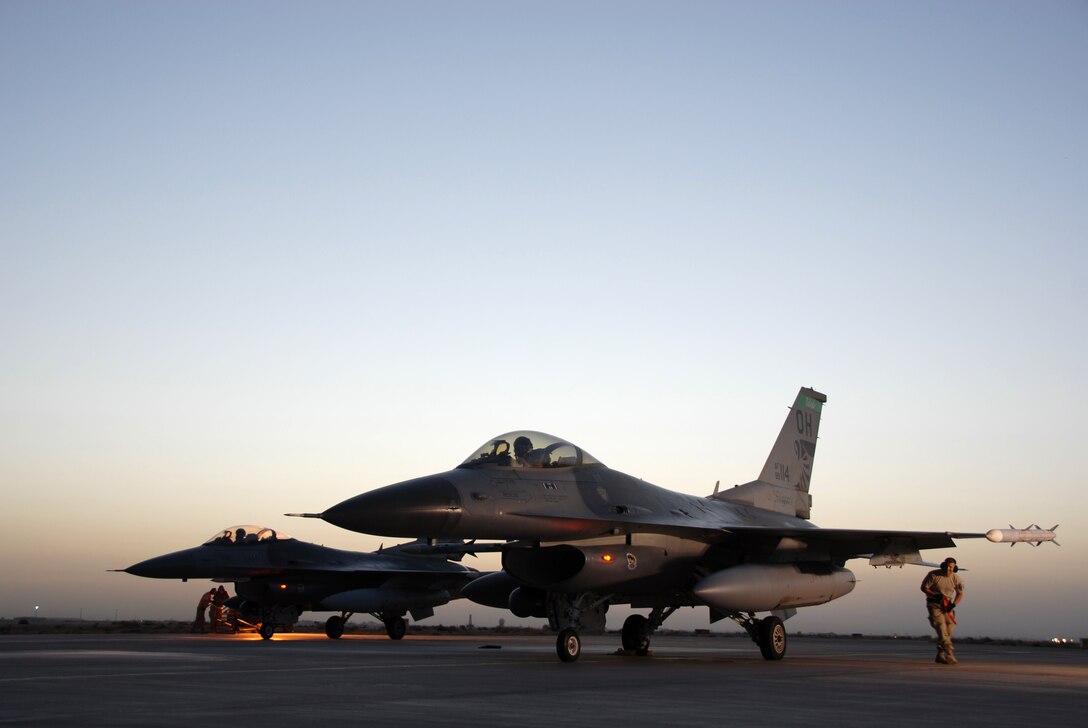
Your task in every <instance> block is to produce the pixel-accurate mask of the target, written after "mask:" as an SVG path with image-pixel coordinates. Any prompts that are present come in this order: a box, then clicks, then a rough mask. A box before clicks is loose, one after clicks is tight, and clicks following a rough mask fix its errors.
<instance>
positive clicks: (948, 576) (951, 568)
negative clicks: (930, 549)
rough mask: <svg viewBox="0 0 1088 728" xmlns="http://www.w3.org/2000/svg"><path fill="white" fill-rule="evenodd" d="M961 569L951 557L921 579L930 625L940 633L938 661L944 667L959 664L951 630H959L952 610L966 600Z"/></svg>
mask: <svg viewBox="0 0 1088 728" xmlns="http://www.w3.org/2000/svg"><path fill="white" fill-rule="evenodd" d="M958 570H959V567H958V566H957V565H956V560H955V559H954V558H952V557H951V556H949V557H948V558H947V559H945V560H944V561H942V562H941V568H939V569H934V570H933V571H931V572H929V573H928V574H926V578H925V579H923V580H922V591H923V592H924V593H925V595H926V610H927V611H928V612H929V624H930V625H931V626H932V627H933V630H934V631H935V632H936V633H937V659H936V662H939V663H940V664H942V665H955V664H956V655H955V653H954V652H953V648H952V630H953V629H955V627H956V615H955V612H954V611H953V610H954V609H955V608H956V605H957V604H959V603H960V601H962V600H963V579H961V578H960V577H959V574H957V573H956V572H957V571H958Z"/></svg>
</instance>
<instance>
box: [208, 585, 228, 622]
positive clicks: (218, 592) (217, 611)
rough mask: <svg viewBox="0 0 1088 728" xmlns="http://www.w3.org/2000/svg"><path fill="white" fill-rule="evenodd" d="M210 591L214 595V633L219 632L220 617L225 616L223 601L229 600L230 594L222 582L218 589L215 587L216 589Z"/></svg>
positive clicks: (212, 609)
mask: <svg viewBox="0 0 1088 728" xmlns="http://www.w3.org/2000/svg"><path fill="white" fill-rule="evenodd" d="M208 593H209V594H211V595H212V608H211V618H212V629H211V631H212V634H217V633H218V632H219V619H220V617H222V616H223V602H225V601H227V599H229V598H230V596H229V595H228V594H227V590H226V589H224V588H223V585H222V584H220V585H219V588H218V589H215V590H213V591H210V592H208Z"/></svg>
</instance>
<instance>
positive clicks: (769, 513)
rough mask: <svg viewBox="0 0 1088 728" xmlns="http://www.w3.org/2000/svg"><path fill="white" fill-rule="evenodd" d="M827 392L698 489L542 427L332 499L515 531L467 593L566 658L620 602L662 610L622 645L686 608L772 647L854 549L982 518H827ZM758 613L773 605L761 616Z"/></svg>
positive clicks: (639, 645) (384, 524) (364, 520)
mask: <svg viewBox="0 0 1088 728" xmlns="http://www.w3.org/2000/svg"><path fill="white" fill-rule="evenodd" d="M826 401H827V398H826V397H825V396H824V395H823V394H820V393H819V392H817V391H815V390H812V389H807V388H803V389H801V390H800V392H799V393H798V394H797V398H796V399H795V400H794V403H793V406H792V407H791V408H790V411H789V414H788V415H787V416H786V422H785V424H784V425H783V426H782V430H781V432H780V433H779V435H778V439H777V441H776V442H775V444H774V447H773V448H772V449H771V454H770V457H768V458H767V462H766V464H765V465H764V466H763V470H762V472H761V473H760V474H759V477H758V478H757V479H756V480H754V481H752V482H750V483H745V484H743V485H738V486H735V487H733V488H730V489H726V490H721V491H718V489H717V488H715V492H714V493H713V494H712V495H710V496H708V497H705V498H703V497H697V496H692V495H687V494H684V493H677V492H675V491H671V490H666V489H665V488H660V487H658V486H656V485H651V484H650V483H647V482H644V481H642V480H640V479H638V478H635V477H632V476H630V475H627V474H625V473H621V472H619V471H617V470H612V469H611V468H608V467H606V466H605V465H604V464H603V463H601V462H599V461H598V460H597V459H596V458H594V457H593V456H592V455H590V454H589V453H588V452H586V451H585V450H583V449H582V448H580V447H577V446H576V445H574V444H572V443H570V442H567V441H565V440H562V439H560V438H557V437H553V436H551V435H546V434H544V433H541V432H532V431H522V432H510V433H507V434H505V435H500V436H498V437H495V438H492V439H490V440H488V441H487V442H486V443H485V444H484V445H483V446H482V447H481V448H479V449H478V450H476V451H475V452H473V453H472V454H471V455H470V456H469V457H468V458H467V459H466V460H465V461H464V462H463V463H461V464H460V465H459V466H457V467H456V468H454V469H453V470H450V471H448V472H444V473H439V474H436V475H429V476H426V477H422V478H417V479H415V480H409V481H406V482H403V483H397V484H394V485H389V486H386V487H384V488H378V489H377V490H373V491H370V492H368V493H363V494H361V495H358V496H356V497H354V498H351V499H349V500H346V501H344V502H342V503H339V504H338V505H335V506H333V507H331V508H329V509H328V510H326V511H324V512H323V513H320V514H302V515H310V516H312V517H319V518H323V519H324V520H326V521H328V522H329V523H332V524H335V525H337V526H341V527H343V528H347V529H350V530H353V531H360V532H362V533H372V534H381V535H385V536H413V537H425V538H436V537H457V538H481V539H504V540H506V541H507V543H506V544H505V545H504V546H503V547H502V565H503V571H502V572H496V573H494V574H491V575H487V576H484V577H481V578H480V579H478V580H477V581H475V582H473V583H472V584H471V585H469V586H468V587H466V588H465V590H464V595H465V596H466V597H468V598H469V599H472V600H474V601H477V602H479V603H482V604H486V605H490V606H499V607H506V608H508V609H510V610H511V611H512V612H513V613H514V614H516V615H518V616H538V617H547V619H548V621H549V623H550V625H551V627H552V628H553V629H554V630H555V631H557V632H558V633H559V634H558V639H557V644H556V651H557V652H558V654H559V657H560V659H562V660H564V661H568V662H569V661H574V660H576V659H577V658H578V655H579V654H580V651H581V640H580V637H579V633H580V632H583V631H600V630H603V629H604V624H605V612H606V610H607V609H608V606H609V605H610V604H630V605H631V606H632V607H634V608H636V609H638V608H643V609H648V610H649V612H648V615H647V616H643V615H642V614H633V615H631V616H630V617H629V618H628V619H627V621H626V622H625V623H624V625H623V630H622V642H623V646H624V647H625V648H626V649H627V650H630V651H633V652H635V653H639V654H645V653H646V652H647V651H648V650H649V644H650V635H651V633H652V632H653V631H654V630H655V629H656V628H657V627H659V626H660V625H661V623H662V622H663V621H664V620H665V619H666V618H667V617H668V616H669V615H671V614H672V613H673V612H675V611H676V610H677V609H679V608H680V607H696V606H706V607H709V609H710V619H711V621H712V622H714V621H717V620H719V619H722V618H729V619H732V620H734V621H736V622H737V623H738V624H740V625H741V626H742V627H743V628H744V629H745V630H747V632H748V634H749V635H750V636H751V638H752V639H753V641H755V642H756V643H757V644H758V645H759V647H760V650H761V652H762V654H763V656H764V657H765V658H767V659H768V660H778V659H781V658H782V657H783V656H784V655H785V653H786V640H787V637H786V630H785V627H784V626H783V620H784V619H788V618H789V617H791V616H793V615H794V614H795V613H796V610H797V608H799V607H807V606H812V605H816V604H823V603H825V602H829V601H831V600H833V599H838V598H839V597H841V596H843V595H845V594H848V593H849V592H850V591H851V590H852V589H853V588H854V582H855V579H854V574H853V573H852V572H850V571H849V570H848V569H846V568H845V564H846V562H847V561H848V560H849V559H855V558H859V557H863V558H867V559H868V560H869V563H870V564H872V565H874V566H877V565H895V564H904V563H918V564H921V563H923V561H922V558H921V554H920V552H921V551H922V550H924V549H942V548H951V547H953V546H955V543H954V541H953V539H955V538H981V537H983V536H984V535H985V534H982V533H952V532H946V531H935V532H929V531H878V530H846V529H830V528H818V527H817V526H815V525H813V524H812V523H810V522H809V520H808V519H809V512H810V506H811V498H810V496H809V485H810V483H811V479H812V464H813V458H814V456H815V454H816V443H817V439H816V438H817V435H818V433H819V429H820V415H821V412H822V410H823V407H824V404H825V402H826ZM760 612H769V613H770V614H769V615H768V616H764V617H762V618H759V617H757V614H758V613H760Z"/></svg>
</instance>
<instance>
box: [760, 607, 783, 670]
mask: <svg viewBox="0 0 1088 728" xmlns="http://www.w3.org/2000/svg"><path fill="white" fill-rule="evenodd" d="M759 651H760V652H762V653H763V658H764V659H766V660H781V659H782V658H783V657H785V656H786V627H785V625H783V624H782V620H781V619H779V618H778V617H766V618H765V619H762V620H760V622H759Z"/></svg>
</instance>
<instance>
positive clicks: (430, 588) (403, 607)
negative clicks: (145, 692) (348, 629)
mask: <svg viewBox="0 0 1088 728" xmlns="http://www.w3.org/2000/svg"><path fill="white" fill-rule="evenodd" d="M402 549H407V550H408V551H409V552H414V553H402ZM459 553H461V554H463V553H465V549H461V550H460V551H459ZM420 554H424V555H420ZM425 554H427V545H426V544H404V545H402V546H394V547H391V548H388V549H383V550H380V551H378V552H375V553H363V552H358V551H341V550H339V549H333V548H328V547H326V546H318V545H317V544H312V543H306V542H305V541H298V540H296V539H294V538H291V537H290V536H288V535H287V534H285V533H282V532H279V533H278V532H276V531H274V530H272V529H271V528H262V527H258V526H233V527H231V528H226V529H224V530H222V531H220V532H219V533H217V534H215V535H214V536H212V537H211V538H210V539H208V540H207V541H206V542H205V543H204V544H203V545H201V546H197V547H196V548H191V549H185V550H184V551H175V552H174V553H170V554H165V555H163V556H156V557H155V558H153V559H148V560H147V561H141V562H140V563H138V564H134V565H132V566H130V567H128V568H127V569H121V571H125V572H127V573H129V574H135V575H136V576H146V577H151V578H154V579H183V580H187V579H213V580H215V581H219V582H230V581H233V582H234V588H235V592H236V596H234V597H232V598H231V599H230V600H228V601H227V602H226V606H227V607H231V608H234V609H236V610H238V611H239V613H240V614H241V615H242V616H243V618H245V619H246V620H247V621H252V622H254V623H256V624H258V625H259V627H258V631H259V632H260V634H261V637H263V638H264V639H270V638H271V637H272V635H273V634H274V633H275V631H276V629H277V628H280V627H286V626H290V625H294V623H295V622H297V621H298V618H299V615H301V614H302V613H303V612H306V611H313V612H339V614H334V615H333V616H331V617H329V618H328V620H327V621H326V622H325V633H326V634H327V635H328V636H329V638H331V639H337V638H339V637H340V636H341V635H342V634H343V633H344V623H345V622H346V621H347V620H348V619H350V618H351V616H352V615H353V614H354V613H356V612H365V613H369V614H371V615H373V616H374V617H376V618H377V619H380V620H381V621H382V622H384V623H385V628H386V631H387V632H388V633H389V636H390V638H392V639H395V640H397V639H400V638H401V637H403V636H404V634H405V631H406V630H407V623H406V622H405V620H404V615H405V614H406V613H409V612H410V613H411V615H412V618H413V619H415V620H417V621H418V620H421V619H426V618H427V617H429V616H431V615H433V614H434V608H435V607H437V606H440V605H442V604H445V603H446V602H449V601H450V600H452V599H457V598H459V597H460V596H461V589H462V588H463V587H464V586H465V584H468V583H469V582H471V581H472V580H473V579H475V578H476V577H477V576H479V575H480V572H478V571H476V570H475V569H470V568H469V567H467V566H462V565H460V564H455V563H452V562H450V561H448V560H446V558H445V557H443V556H434V555H425Z"/></svg>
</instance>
